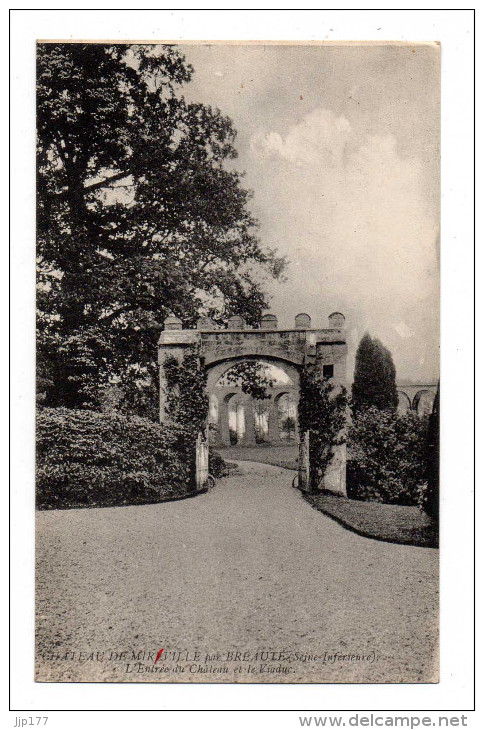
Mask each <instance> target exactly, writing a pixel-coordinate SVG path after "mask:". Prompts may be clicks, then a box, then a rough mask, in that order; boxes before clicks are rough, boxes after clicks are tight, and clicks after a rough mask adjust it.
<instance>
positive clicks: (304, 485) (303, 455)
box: [298, 431, 311, 492]
mask: <svg viewBox="0 0 484 730" xmlns="http://www.w3.org/2000/svg"><path fill="white" fill-rule="evenodd" d="M298 487H299V489H300V490H301V492H310V491H311V467H310V463H309V431H304V433H302V434H301V438H300V440H299V461H298Z"/></svg>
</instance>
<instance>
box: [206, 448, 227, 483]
mask: <svg viewBox="0 0 484 730" xmlns="http://www.w3.org/2000/svg"><path fill="white" fill-rule="evenodd" d="M208 471H209V472H210V474H211V475H212V476H213V477H214V478H215V479H221V478H222V477H226V476H228V475H229V473H230V471H229V468H228V466H227V464H226V462H225V459H223V458H222V457H221V456H220V454H218V453H217V452H216V451H213V450H212V449H210V451H209V454H208Z"/></svg>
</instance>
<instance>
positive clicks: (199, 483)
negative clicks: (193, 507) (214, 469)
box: [195, 432, 208, 492]
mask: <svg viewBox="0 0 484 730" xmlns="http://www.w3.org/2000/svg"><path fill="white" fill-rule="evenodd" d="M207 483H208V440H207V439H204V438H203V435H202V433H201V432H199V433H198V435H197V441H196V445H195V485H196V489H197V492H199V491H200V490H202V489H204V488H205V487H206V486H207Z"/></svg>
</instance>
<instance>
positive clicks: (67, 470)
mask: <svg viewBox="0 0 484 730" xmlns="http://www.w3.org/2000/svg"><path fill="white" fill-rule="evenodd" d="M184 436H185V434H184V432H183V431H182V429H177V428H176V427H174V426H169V427H167V426H165V425H163V426H161V425H159V424H157V423H153V422H152V421H147V420H145V419H142V418H139V417H135V416H131V417H129V416H125V415H121V414H116V413H114V414H113V413H109V414H106V413H100V412H97V411H88V410H73V409H67V408H43V409H41V410H40V411H39V413H38V416H37V454H36V460H37V483H36V484H37V485H36V502H37V507H38V508H39V509H55V508H66V507H101V506H116V505H126V504H146V503H150V502H159V501H164V500H166V499H170V498H176V497H183V496H187V495H189V494H191V493H193V492H194V487H193V460H194V454H191V453H190V454H187V448H186V439H185V438H184Z"/></svg>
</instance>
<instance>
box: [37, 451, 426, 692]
mask: <svg viewBox="0 0 484 730" xmlns="http://www.w3.org/2000/svg"><path fill="white" fill-rule="evenodd" d="M238 472H239V473H236V474H233V475H232V476H231V477H230V478H227V479H224V480H221V481H220V482H219V483H218V484H217V486H216V487H215V488H214V489H213V490H211V491H210V492H208V493H207V494H204V495H200V496H198V497H196V498H194V499H186V500H183V501H178V502H168V503H165V504H157V505H147V506H136V507H119V508H106V509H84V510H56V511H50V512H40V513H38V515H37V563H38V567H37V667H36V678H37V679H38V680H40V681H135V682H173V681H183V682H234V681H236V682H274V681H276V682H435V681H438V659H437V631H438V551H436V550H432V549H428V548H418V547H409V546H404V545H393V544H389V543H383V542H376V541H373V540H370V539H367V538H363V537H360V536H358V535H355V534H353V533H351V532H348V531H346V530H345V529H344V528H343V527H341V526H340V525H338V524H336V523H335V522H333V521H332V520H331V519H329V518H328V517H326V516H324V515H323V514H321V513H320V512H317V511H316V510H314V509H312V508H311V507H310V506H309V504H308V503H307V502H306V501H304V500H303V499H302V497H301V496H300V494H299V493H298V492H297V491H296V490H294V489H293V488H292V487H291V481H292V479H293V476H294V473H293V472H290V471H287V470H284V469H280V468H278V467H273V466H270V465H266V464H255V463H251V462H243V463H242V462H241V463H239V469H238ZM161 649H163V652H162V653H161V655H160V656H159V658H158V660H157V661H155V660H156V657H157V655H158V653H159V651H160V650H161Z"/></svg>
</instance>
